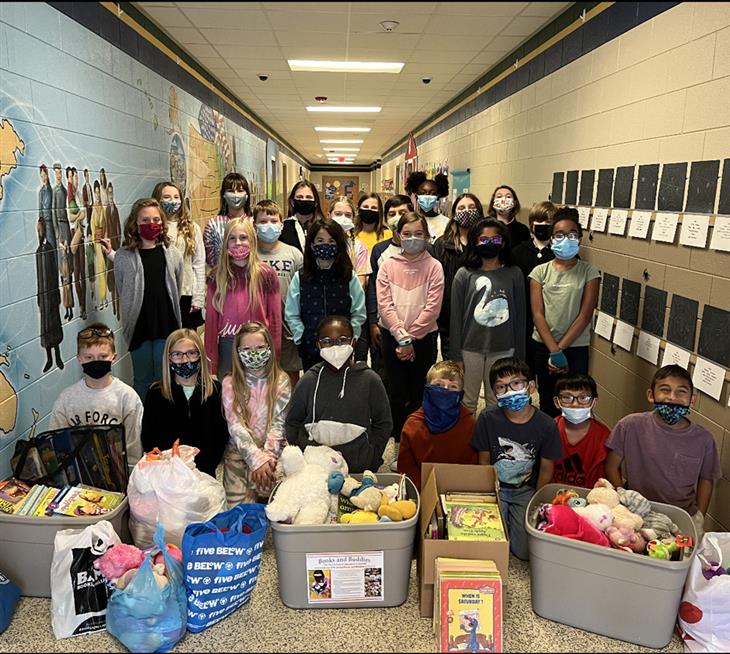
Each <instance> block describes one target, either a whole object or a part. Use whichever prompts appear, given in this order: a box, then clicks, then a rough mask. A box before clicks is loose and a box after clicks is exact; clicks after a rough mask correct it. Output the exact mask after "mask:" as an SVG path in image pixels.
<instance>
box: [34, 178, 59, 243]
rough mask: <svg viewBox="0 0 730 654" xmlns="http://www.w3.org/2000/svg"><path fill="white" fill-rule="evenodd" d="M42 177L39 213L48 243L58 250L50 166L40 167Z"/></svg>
mask: <svg viewBox="0 0 730 654" xmlns="http://www.w3.org/2000/svg"><path fill="white" fill-rule="evenodd" d="M39 170H40V176H41V187H40V189H39V190H38V213H39V215H40V217H41V219H42V220H43V226H44V229H45V232H46V241H48V245H50V246H51V247H52V248H53V249H54V250H55V249H56V229H55V227H54V226H53V189H52V188H51V182H50V181H49V179H48V166H46V164H41V165H40V167H39Z"/></svg>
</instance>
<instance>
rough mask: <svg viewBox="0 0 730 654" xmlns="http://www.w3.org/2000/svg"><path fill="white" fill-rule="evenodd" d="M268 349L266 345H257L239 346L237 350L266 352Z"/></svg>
mask: <svg viewBox="0 0 730 654" xmlns="http://www.w3.org/2000/svg"><path fill="white" fill-rule="evenodd" d="M268 349H269V346H268V345H257V346H256V347H239V348H238V351H239V352H266V350H268Z"/></svg>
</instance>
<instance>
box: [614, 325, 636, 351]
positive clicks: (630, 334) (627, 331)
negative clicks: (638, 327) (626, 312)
mask: <svg viewBox="0 0 730 654" xmlns="http://www.w3.org/2000/svg"><path fill="white" fill-rule="evenodd" d="M633 340H634V326H633V325H629V323H627V322H622V321H621V320H617V321H616V331H614V333H613V342H614V343H615V344H616V345H618V346H619V347H621V348H623V349H624V350H627V351H629V352H631V343H632V342H633Z"/></svg>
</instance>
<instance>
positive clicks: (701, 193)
mask: <svg viewBox="0 0 730 654" xmlns="http://www.w3.org/2000/svg"><path fill="white" fill-rule="evenodd" d="M719 174H720V160H719V159H716V160H714V161H693V162H692V168H691V169H690V173H689V186H688V188H687V203H686V204H685V207H684V210H685V211H695V212H697V213H712V212H713V210H714V209H715V194H716V192H717V180H718V177H719Z"/></svg>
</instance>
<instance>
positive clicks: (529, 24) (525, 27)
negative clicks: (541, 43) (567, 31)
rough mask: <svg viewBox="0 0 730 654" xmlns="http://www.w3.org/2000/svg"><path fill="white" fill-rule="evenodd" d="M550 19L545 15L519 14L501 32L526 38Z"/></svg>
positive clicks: (505, 34)
mask: <svg viewBox="0 0 730 654" xmlns="http://www.w3.org/2000/svg"><path fill="white" fill-rule="evenodd" d="M549 21H550V19H549V18H545V17H544V16H517V17H516V18H515V19H514V20H513V21H512V22H511V23H510V24H509V25H507V27H505V28H504V29H503V30H502V32H501V34H502V35H504V36H520V37H522V38H523V39H524V38H525V37H527V36H530V35H531V34H534V33H535V32H537V31H539V30H540V29H541V28H542V27H543V26H544V25H545V24H546V23H548V22H549Z"/></svg>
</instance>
